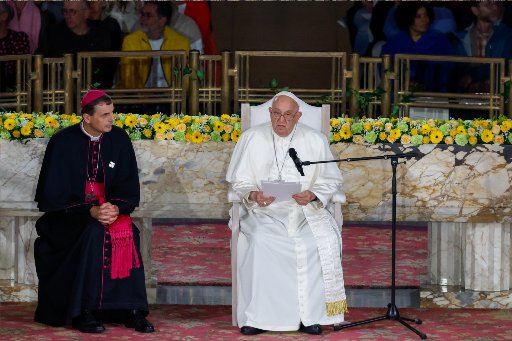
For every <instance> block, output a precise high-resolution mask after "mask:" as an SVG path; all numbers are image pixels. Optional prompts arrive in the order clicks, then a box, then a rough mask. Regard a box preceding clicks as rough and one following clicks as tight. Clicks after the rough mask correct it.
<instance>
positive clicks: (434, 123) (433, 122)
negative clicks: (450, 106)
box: [427, 118, 436, 127]
mask: <svg viewBox="0 0 512 341" xmlns="http://www.w3.org/2000/svg"><path fill="white" fill-rule="evenodd" d="M427 124H428V125H429V126H431V127H435V126H436V121H435V120H434V119H432V118H431V119H429V120H428V121H427Z"/></svg>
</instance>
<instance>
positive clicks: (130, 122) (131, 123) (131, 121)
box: [124, 115, 137, 128]
mask: <svg viewBox="0 0 512 341" xmlns="http://www.w3.org/2000/svg"><path fill="white" fill-rule="evenodd" d="M124 124H125V125H126V126H127V127H130V128H134V127H135V125H137V117H135V116H134V115H128V116H126V118H125V119H124Z"/></svg>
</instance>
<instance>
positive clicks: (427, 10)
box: [382, 1, 453, 91]
mask: <svg viewBox="0 0 512 341" xmlns="http://www.w3.org/2000/svg"><path fill="white" fill-rule="evenodd" d="M433 18H434V12H433V10H432V8H431V7H430V6H429V5H428V4H426V3H424V2H421V1H410V2H403V3H401V4H400V5H398V7H397V9H396V18H395V19H396V22H397V25H398V27H399V28H400V30H401V31H400V33H398V34H396V35H395V36H393V37H392V38H390V39H389V40H388V41H387V43H386V44H385V45H384V46H383V48H382V55H384V54H390V55H394V54H397V53H403V54H423V55H451V54H453V48H452V46H451V44H450V42H449V40H448V38H447V37H446V36H445V35H444V34H442V33H439V32H437V31H434V30H432V29H431V28H430V23H431V22H432V20H433ZM450 68H451V65H449V64H447V63H439V62H420V61H416V62H413V63H411V67H410V70H409V72H410V80H411V83H413V87H414V88H415V89H416V90H426V91H446V90H447V85H448V80H449V72H450Z"/></svg>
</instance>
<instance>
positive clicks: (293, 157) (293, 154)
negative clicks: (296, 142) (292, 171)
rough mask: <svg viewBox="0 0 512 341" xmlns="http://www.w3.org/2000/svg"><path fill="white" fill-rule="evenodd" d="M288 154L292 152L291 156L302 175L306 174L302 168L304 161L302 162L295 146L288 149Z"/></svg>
mask: <svg viewBox="0 0 512 341" xmlns="http://www.w3.org/2000/svg"><path fill="white" fill-rule="evenodd" d="M288 154H290V157H291V158H292V160H293V163H294V164H295V167H297V170H298V171H299V173H300V175H302V176H304V170H303V169H302V162H300V159H299V157H298V156H297V152H296V151H295V148H290V149H288Z"/></svg>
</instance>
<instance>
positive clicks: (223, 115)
mask: <svg viewBox="0 0 512 341" xmlns="http://www.w3.org/2000/svg"><path fill="white" fill-rule="evenodd" d="M220 119H221V120H223V121H226V122H229V120H230V119H231V116H229V115H227V114H222V115H220Z"/></svg>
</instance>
